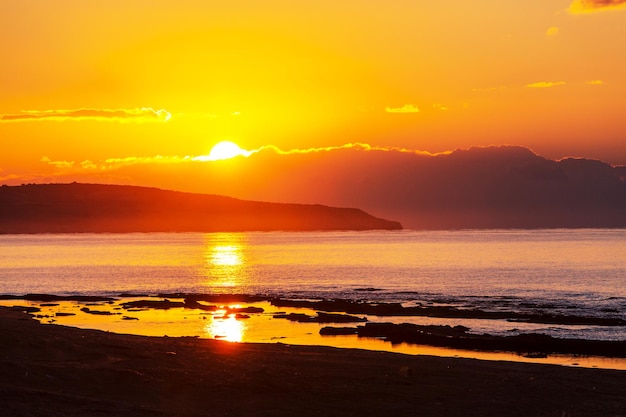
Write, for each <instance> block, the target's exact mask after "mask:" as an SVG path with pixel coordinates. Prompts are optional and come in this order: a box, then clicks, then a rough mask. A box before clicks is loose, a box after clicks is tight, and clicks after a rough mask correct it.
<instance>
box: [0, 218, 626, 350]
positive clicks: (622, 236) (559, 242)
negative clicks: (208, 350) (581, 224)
mask: <svg viewBox="0 0 626 417" xmlns="http://www.w3.org/2000/svg"><path fill="white" fill-rule="evenodd" d="M174 292H185V293H237V294H263V295H274V296H282V297H288V298H299V299H300V298H305V299H315V298H342V299H358V300H368V301H387V302H391V301H394V302H401V303H404V304H405V305H424V306H451V307H457V308H463V309H480V310H485V311H510V312H522V313H533V314H557V315H566V316H573V315H575V316H586V317H610V318H621V319H626V230H623V229H584V230H583V229H580V230H560V229H559V230H489V231H473V230H470V231H372V232H319V233H291V232H289V233H287V232H269V233H260V232H259V233H211V234H202V233H178V234H177V233H143V234H69V235H54V234H49V235H0V294H13V295H21V294H27V293H47V294H57V295H77V294H80V295H87V294H88V295H112V296H116V295H119V294H121V293H133V294H151V295H154V294H158V293H174ZM398 320H400V319H398ZM411 320H412V319H409V318H402V319H401V320H400V321H404V322H408V321H411ZM415 320H416V322H419V323H429V324H431V323H432V324H452V325H455V324H463V325H467V326H468V327H470V329H471V330H472V331H474V332H487V333H493V334H510V333H511V332H512V331H515V332H536V331H539V332H543V333H547V334H551V335H555V336H558V337H580V338H588V339H600V340H602V339H603V340H626V328H625V327H624V326H591V325H584V326H583V325H576V326H572V325H560V324H558V325H546V324H530V323H511V322H509V321H506V320H469V319H465V320H461V319H459V320H447V319H437V318H419V320H417V319H415Z"/></svg>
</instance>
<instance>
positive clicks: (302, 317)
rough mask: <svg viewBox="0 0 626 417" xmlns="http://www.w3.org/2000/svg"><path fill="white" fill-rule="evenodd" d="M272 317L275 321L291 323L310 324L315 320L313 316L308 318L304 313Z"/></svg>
mask: <svg viewBox="0 0 626 417" xmlns="http://www.w3.org/2000/svg"><path fill="white" fill-rule="evenodd" d="M272 317H273V318H275V319H287V320H289V321H296V322H298V323H310V322H311V321H312V320H313V317H312V316H308V315H306V314H302V313H289V314H274V315H273V316H272Z"/></svg>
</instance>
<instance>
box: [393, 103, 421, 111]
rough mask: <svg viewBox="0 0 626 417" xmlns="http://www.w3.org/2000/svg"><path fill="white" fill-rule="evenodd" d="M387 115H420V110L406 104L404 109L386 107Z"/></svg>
mask: <svg viewBox="0 0 626 417" xmlns="http://www.w3.org/2000/svg"><path fill="white" fill-rule="evenodd" d="M385 111H386V112H387V113H419V111H420V109H419V108H418V107H417V106H416V105H414V104H405V105H404V106H402V107H385Z"/></svg>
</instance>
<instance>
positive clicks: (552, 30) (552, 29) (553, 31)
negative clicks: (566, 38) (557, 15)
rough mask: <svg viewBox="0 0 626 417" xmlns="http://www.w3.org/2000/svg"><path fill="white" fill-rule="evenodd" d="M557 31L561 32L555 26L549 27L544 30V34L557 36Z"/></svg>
mask: <svg viewBox="0 0 626 417" xmlns="http://www.w3.org/2000/svg"><path fill="white" fill-rule="evenodd" d="M559 33H561V30H560V29H559V28H558V27H556V26H552V27H549V28H548V30H546V35H548V36H557V35H558V34H559Z"/></svg>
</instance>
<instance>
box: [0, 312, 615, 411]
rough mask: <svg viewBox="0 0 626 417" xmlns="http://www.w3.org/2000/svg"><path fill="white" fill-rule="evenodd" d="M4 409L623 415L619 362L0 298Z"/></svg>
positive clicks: (0, 396)
mask: <svg viewBox="0 0 626 417" xmlns="http://www.w3.org/2000/svg"><path fill="white" fill-rule="evenodd" d="M0 360H1V361H2V364H1V365H0V407H1V409H2V414H3V415H7V416H122V417H124V416H244V415H251V416H319V415H323V416H351V415H354V416H382V415H396V416H413V415H420V416H503V415H506V416H559V417H562V416H589V415H593V416H624V415H626V372H624V371H611V370H600V369H582V368H570V367H561V366H551V365H533V364H520V363H510V362H492V361H479V360H472V359H457V358H440V357H429V356H410V355H402V354H393V353H385V352H371V351H363V350H356V349H336V348H327V347H312V346H290V345H286V344H280V343H274V344H270V343H268V344H249V343H229V342H224V341H217V340H208V339H199V338H190V337H181V338H175V337H146V336H132V335H119V334H114V333H107V332H102V331H95V330H81V329H76V328H70V327H64V326H59V325H45V324H39V323H38V322H37V321H35V320H34V319H32V318H31V317H30V316H28V315H27V314H25V313H22V312H17V311H12V310H10V309H6V308H0Z"/></svg>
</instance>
